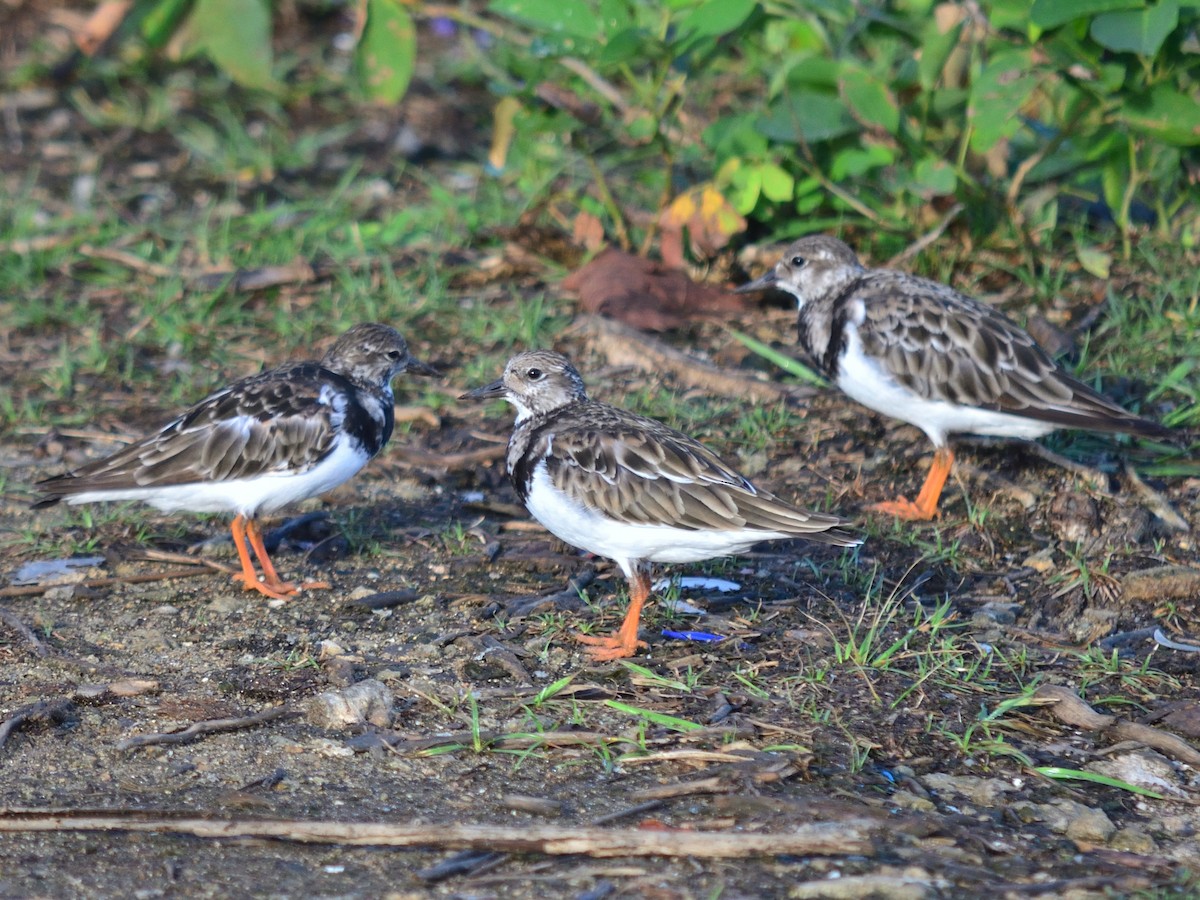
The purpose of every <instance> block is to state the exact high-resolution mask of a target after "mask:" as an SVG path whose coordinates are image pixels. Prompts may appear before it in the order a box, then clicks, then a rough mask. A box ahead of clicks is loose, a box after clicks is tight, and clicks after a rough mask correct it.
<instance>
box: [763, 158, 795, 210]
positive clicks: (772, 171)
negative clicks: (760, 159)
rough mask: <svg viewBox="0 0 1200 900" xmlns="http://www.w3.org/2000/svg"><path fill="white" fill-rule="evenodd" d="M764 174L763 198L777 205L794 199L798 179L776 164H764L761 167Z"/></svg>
mask: <svg viewBox="0 0 1200 900" xmlns="http://www.w3.org/2000/svg"><path fill="white" fill-rule="evenodd" d="M759 171H760V172H761V173H762V192H763V196H764V197H766V198H767V199H768V200H772V201H774V202H775V203H782V202H783V201H785V200H791V199H792V192H793V191H794V190H795V189H796V179H794V178H793V177H792V176H791V175H789V174H788V173H787V172H785V171H784V170H783V169H781V168H780V167H779V166H777V165H775V163H763V164H762V165H761V166H759Z"/></svg>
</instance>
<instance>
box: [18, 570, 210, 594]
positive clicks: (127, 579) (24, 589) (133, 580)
mask: <svg viewBox="0 0 1200 900" xmlns="http://www.w3.org/2000/svg"><path fill="white" fill-rule="evenodd" d="M198 562H199V561H198ZM212 568H215V566H214V564H212V563H207V562H206V563H204V564H201V565H194V566H191V567H189V568H186V569H168V570H167V571H165V572H157V573H155V574H153V575H124V576H120V577H116V576H114V577H110V578H88V579H86V580H84V581H66V582H63V581H58V582H54V583H52V584H26V585H21V586H20V587H6V588H0V598H3V597H36V596H38V595H40V594H44V593H46V591H49V590H52V589H53V588H56V587H75V586H78V587H85V588H104V587H114V586H116V585H119V584H148V583H150V582H153V581H167V580H169V579H172V578H195V577H196V576H197V575H207V574H209V570H210V569H212Z"/></svg>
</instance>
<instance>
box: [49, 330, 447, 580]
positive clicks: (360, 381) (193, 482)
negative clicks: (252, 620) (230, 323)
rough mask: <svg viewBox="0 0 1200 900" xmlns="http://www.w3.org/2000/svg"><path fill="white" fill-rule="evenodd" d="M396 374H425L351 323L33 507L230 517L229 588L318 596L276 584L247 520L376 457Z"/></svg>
mask: <svg viewBox="0 0 1200 900" xmlns="http://www.w3.org/2000/svg"><path fill="white" fill-rule="evenodd" d="M401 372H416V373H419V374H422V375H433V374H436V372H435V370H433V369H432V368H430V367H429V366H427V365H425V363H423V362H420V361H419V360H417V359H415V358H414V357H413V356H412V355H411V354H410V353H409V352H408V344H407V343H405V341H404V338H403V337H401V335H400V333H399V332H398V331H396V330H395V329H394V328H389V327H388V326H387V325H376V324H364V325H355V326H354V327H353V328H351V329H350V330H349V331H347V332H346V333H345V334H343V335H342V336H341V337H340V338H338V339H337V342H336V343H335V344H334V345H333V346H332V347H331V348H330V349H329V352H328V353H326V354H325V356H324V357H323V358H322V359H321V361H320V362H300V363H293V364H291V365H287V366H283V367H281V368H278V369H272V370H270V371H267V372H262V373H260V374H258V375H252V376H250V377H249V378H243V379H242V380H241V381H236V382H234V383H233V384H231V385H229V386H228V387H226V388H222V389H221V390H219V391H217V392H216V393H214V394H211V395H210V396H208V397H206V398H205V399H203V400H201V401H200V402H199V403H197V404H196V405H195V406H193V407H192V408H191V409H189V410H188V411H187V412H185V413H184V414H183V415H181V416H179V417H178V418H177V419H175V420H173V421H171V422H169V423H168V424H167V425H165V426H163V428H162V430H161V431H159V432H157V433H155V434H152V435H150V436H149V437H146V438H143V439H142V440H140V441H138V442H137V443H134V444H130V445H129V446H128V447H125V448H124V449H123V450H120V451H118V452H117V453H114V454H113V455H112V456H109V457H106V458H104V459H99V460H96V461H95V462H92V463H88V464H87V465H85V466H83V467H81V468H79V469H76V470H75V471H74V472H68V473H65V474H63V475H56V476H55V477H53V478H48V479H46V480H44V481H39V482H38V483H37V484H36V485H35V487H36V489H37V490H38V491H40V492H41V493H42V494H43V495H44V496H43V497H42V499H40V500H38V501H36V502H35V503H34V504H33V505H34V508H38V507H43V506H51V505H53V504H55V503H58V502H59V501H60V500H65V501H66V502H67V503H72V504H74V503H96V502H99V501H104V500H141V501H143V502H145V503H149V504H150V505H151V506H154V507H157V508H158V509H160V510H162V511H164V512H175V511H177V510H189V511H191V512H228V513H234V519H233V524H232V526H231V530H232V532H233V544H234V546H235V547H236V548H237V553H238V558H239V559H240V560H241V565H242V571H241V572H240V573H239V574H237V575H235V576H234V579H235V580H238V581H241V582H243V584H244V586H245V588H246V589H247V590H257V591H259V592H260V593H263V594H266V595H267V596H268V597H275V598H280V597H284V596H287V595H289V594H294V593H295V592H296V591H297V590H299V588H300V587H328V585H323V584H317V583H310V584H304V585H299V586H297V585H293V584H289V583H287V582H284V581H281V580H280V578H279V575H278V574H277V573H276V571H275V567H274V565H272V563H271V560H270V557H268V556H267V551H266V548H265V547H264V546H263V539H262V532H261V530H260V529H259V526H258V523H257V521H256V517H257V516H258V515H260V514H263V513H272V512H275V511H276V510H278V509H280V508H281V507H283V506H286V505H287V504H289V503H292V502H295V501H297V500H303V499H305V498H307V497H313V496H316V495H317V494H322V493H324V492H325V491H328V490H332V489H333V488H335V487H337V486H338V485H339V484H341V483H342V482H344V481H346V480H347V479H349V478H350V477H351V476H352V475H354V474H355V473H356V472H357V471H358V470H359V469H361V468H362V467H363V466H364V465H365V464H366V462H367V460H369V459H370V458H371V457H373V456H374V455H375V454H376V453H378V452H379V451H380V450H381V449H382V448H383V445H384V444H386V443H387V441H388V438H389V437H391V434H392V426H393V424H394V422H395V419H394V411H393V408H394V400H393V397H392V384H391V382H392V378H393V377H395V376H396V375H398V374H399V373H401ZM247 541H249V545H250V547H251V548H253V550H254V553H255V555H256V556H257V557H258V560H259V562H260V563H261V564H262V570H263V580H262V581H259V580H258V575H257V574H256V573H255V571H254V564H253V563H252V562H251V560H250V553H249V550H248V549H247V546H246V544H247Z"/></svg>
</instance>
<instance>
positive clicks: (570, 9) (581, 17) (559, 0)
mask: <svg viewBox="0 0 1200 900" xmlns="http://www.w3.org/2000/svg"><path fill="white" fill-rule="evenodd" d="M488 10H489V11H490V12H492V13H495V14H496V15H498V16H503V17H504V18H506V19H512V20H513V21H515V22H520V23H521V24H522V25H531V26H533V27H534V28H539V29H543V30H545V31H547V32H549V33H550V34H549V36H562V35H569V36H570V37H573V38H578V39H580V40H585V41H591V40H595V39H596V38H598V37H599V36H600V31H601V24H600V18H599V16H597V15H596V13H595V12H593V11H592V8H591V7H590V6H588V5H587V4H586V3H581V2H578V0H492V2H491V3H490V4H488Z"/></svg>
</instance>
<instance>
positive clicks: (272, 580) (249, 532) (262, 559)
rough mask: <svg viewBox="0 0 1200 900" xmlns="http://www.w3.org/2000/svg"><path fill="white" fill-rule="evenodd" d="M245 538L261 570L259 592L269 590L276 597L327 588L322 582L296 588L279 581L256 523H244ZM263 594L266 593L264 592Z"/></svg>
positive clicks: (325, 583)
mask: <svg viewBox="0 0 1200 900" xmlns="http://www.w3.org/2000/svg"><path fill="white" fill-rule="evenodd" d="M246 537H248V538H249V539H250V546H251V547H253V548H254V555H255V556H257V557H258V562H259V565H261V566H262V570H263V583H262V584H261V585H259V588H260V590H261V589H262V588H263V587H266V588H270V589H271V590H272V591H274V592H275V593H276V594H277V595H278V596H281V597H283V596H287V595H289V594H294V593H296V592H297V591H299V590H300V589H301V588H328V587H329V584H328V583H327V582H324V581H306V582H304V583H303V584H301V585H299V586H297V585H294V584H291V583H289V582H286V581H283V580H281V579H280V577H279V574H278V573H277V572H276V571H275V565H274V564H273V563H272V562H271V557H269V556H268V555H267V548H266V547H265V546H264V545H263V539H262V531H261V529H259V527H258V523H257V522H256V521H254V520H253V519H248V520H247V521H246ZM264 593H266V592H265V591H264Z"/></svg>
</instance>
